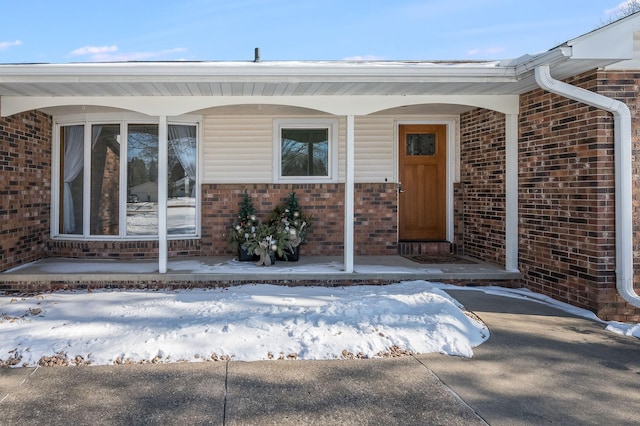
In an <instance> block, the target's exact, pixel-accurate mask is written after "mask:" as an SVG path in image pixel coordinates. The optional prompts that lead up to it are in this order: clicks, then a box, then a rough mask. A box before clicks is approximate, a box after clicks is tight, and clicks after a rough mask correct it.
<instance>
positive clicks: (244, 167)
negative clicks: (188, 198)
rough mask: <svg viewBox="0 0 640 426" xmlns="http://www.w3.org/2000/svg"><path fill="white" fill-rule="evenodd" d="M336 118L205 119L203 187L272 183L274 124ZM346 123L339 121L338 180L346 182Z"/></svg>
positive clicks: (213, 117)
mask: <svg viewBox="0 0 640 426" xmlns="http://www.w3.org/2000/svg"><path fill="white" fill-rule="evenodd" d="M306 118H309V119H317V118H330V119H335V118H336V117H334V116H308V117H307V116H262V115H239V116H238V115H228V116H227V115H208V116H205V117H204V147H203V169H204V173H203V183H273V182H274V178H273V163H274V162H273V152H274V148H273V144H274V141H273V125H274V120H284V119H286V120H296V121H297V120H302V121H304V120H305V119H306ZM345 132H346V120H345V119H344V118H343V117H338V157H339V158H338V180H339V181H340V182H343V181H344V156H345V146H344V144H345V142H344V141H345Z"/></svg>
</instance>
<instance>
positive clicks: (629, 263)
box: [535, 65, 640, 308]
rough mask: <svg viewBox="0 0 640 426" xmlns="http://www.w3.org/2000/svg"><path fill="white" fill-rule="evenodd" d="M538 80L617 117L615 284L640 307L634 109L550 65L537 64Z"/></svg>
mask: <svg viewBox="0 0 640 426" xmlns="http://www.w3.org/2000/svg"><path fill="white" fill-rule="evenodd" d="M535 77H536V83H538V86H540V87H541V88H542V89H544V90H546V91H548V92H551V93H555V94H556V95H560V96H563V97H565V98H569V99H572V100H574V101H578V102H582V103H585V104H587V105H590V106H592V107H595V108H599V109H602V110H605V111H608V112H610V113H612V114H613V117H614V122H613V125H614V152H615V197H616V203H615V209H616V212H615V220H616V225H615V226H616V228H615V230H616V288H617V290H618V293H620V296H622V298H623V299H624V300H625V301H627V302H628V303H629V304H631V305H633V306H635V307H637V308H640V295H638V293H636V292H635V290H634V288H633V214H632V211H633V210H632V203H633V192H632V173H631V170H632V163H631V159H632V156H631V113H630V112H629V108H628V107H627V105H625V104H624V103H623V102H620V101H618V100H615V99H611V98H608V97H606V96H603V95H600V94H597V93H594V92H591V91H588V90H585V89H582V88H580V87H576V86H573V85H571V84H567V83H564V82H562V81H559V80H556V79H554V78H553V77H551V71H550V66H549V65H539V66H537V67H536V68H535Z"/></svg>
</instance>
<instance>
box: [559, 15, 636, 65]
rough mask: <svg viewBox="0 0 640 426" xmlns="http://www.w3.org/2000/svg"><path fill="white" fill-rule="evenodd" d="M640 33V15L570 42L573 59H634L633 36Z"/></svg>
mask: <svg viewBox="0 0 640 426" xmlns="http://www.w3.org/2000/svg"><path fill="white" fill-rule="evenodd" d="M637 31H640V14H634V15H631V16H628V17H626V18H623V19H621V20H619V21H615V22H613V23H611V24H609V25H606V26H604V27H601V28H598V29H596V30H594V31H591V32H589V33H587V34H584V35H582V36H580V37H577V38H574V39H572V40H569V41H568V42H567V43H566V45H567V46H570V47H571V48H572V50H573V53H572V59H609V60H620V61H622V60H627V59H632V57H633V38H634V37H633V35H634V33H635V32H637Z"/></svg>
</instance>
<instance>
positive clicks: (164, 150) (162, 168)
mask: <svg viewBox="0 0 640 426" xmlns="http://www.w3.org/2000/svg"><path fill="white" fill-rule="evenodd" d="M167 133H168V129H167V116H166V115H161V116H160V120H159V123H158V272H160V273H161V274H166V273H167V259H168V251H169V248H168V243H167V197H168V193H167V191H168V190H167V184H168V179H169V172H168V169H169V165H168V157H169V142H168V140H167V139H168V135H167Z"/></svg>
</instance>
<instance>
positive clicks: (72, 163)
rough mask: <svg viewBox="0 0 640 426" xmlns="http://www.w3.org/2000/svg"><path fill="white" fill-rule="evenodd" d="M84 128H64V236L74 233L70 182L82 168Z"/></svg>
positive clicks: (74, 220) (74, 216)
mask: <svg viewBox="0 0 640 426" xmlns="http://www.w3.org/2000/svg"><path fill="white" fill-rule="evenodd" d="M83 145H84V126H67V127H65V128H64V218H63V231H64V233H65V234H72V233H75V232H76V215H75V212H74V210H75V209H74V205H73V195H72V194H71V182H73V180H74V179H75V178H76V177H77V176H78V174H80V172H81V171H82V168H83V166H84V149H83V148H84V146H83Z"/></svg>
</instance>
